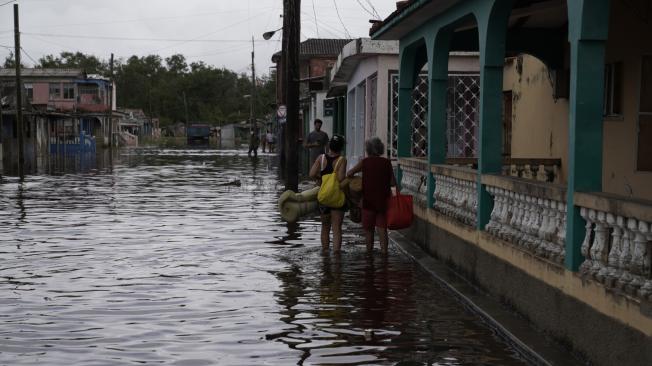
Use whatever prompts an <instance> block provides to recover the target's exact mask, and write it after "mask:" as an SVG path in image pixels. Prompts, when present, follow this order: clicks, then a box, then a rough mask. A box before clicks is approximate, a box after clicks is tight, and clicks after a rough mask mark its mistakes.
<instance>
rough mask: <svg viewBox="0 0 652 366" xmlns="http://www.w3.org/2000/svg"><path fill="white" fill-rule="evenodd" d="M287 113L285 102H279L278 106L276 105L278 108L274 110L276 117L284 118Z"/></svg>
mask: <svg viewBox="0 0 652 366" xmlns="http://www.w3.org/2000/svg"><path fill="white" fill-rule="evenodd" d="M287 114H288V109H287V107H286V106H285V104H281V105H280V106H278V109H277V110H276V117H278V118H285V117H287Z"/></svg>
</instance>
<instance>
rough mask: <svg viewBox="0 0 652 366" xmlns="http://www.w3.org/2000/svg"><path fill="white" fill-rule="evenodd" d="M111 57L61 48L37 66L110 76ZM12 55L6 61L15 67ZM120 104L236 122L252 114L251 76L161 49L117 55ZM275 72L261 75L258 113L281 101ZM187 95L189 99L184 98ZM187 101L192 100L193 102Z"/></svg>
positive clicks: (166, 118) (155, 113)
mask: <svg viewBox="0 0 652 366" xmlns="http://www.w3.org/2000/svg"><path fill="white" fill-rule="evenodd" d="M109 63H110V61H109V60H105V59H100V58H98V57H96V56H94V55H87V54H84V53H81V52H61V53H60V54H59V55H56V56H55V55H46V56H44V57H41V58H40V59H39V60H38V63H37V64H36V65H35V67H36V68H78V69H83V70H84V71H85V72H86V73H87V74H100V75H103V76H107V77H108V76H109V74H110V69H109ZM14 65H15V63H14V58H13V55H9V56H8V57H7V58H6V59H5V62H4V67H14ZM113 67H114V71H113V73H114V74H113V75H114V80H115V83H116V92H117V104H118V107H119V108H139V109H142V110H143V111H144V112H145V113H146V114H147V115H150V116H152V117H158V118H159V119H160V121H161V125H163V126H165V125H169V124H171V123H175V122H186V111H187V119H188V120H189V121H190V122H198V121H201V122H207V123H210V124H220V123H231V122H237V121H242V120H245V119H248V118H249V114H250V99H249V98H247V97H246V96H247V95H251V94H252V82H251V76H250V75H247V74H244V73H236V72H234V71H231V70H228V69H226V68H217V67H214V66H211V65H207V64H206V63H204V62H203V61H198V62H190V63H189V62H188V61H187V60H186V58H185V57H184V56H183V55H181V54H175V55H172V56H170V57H166V58H165V59H163V58H161V56H158V55H149V56H142V57H138V56H131V57H129V58H127V59H123V58H118V59H116V60H114V64H113ZM275 93H276V89H275V80H274V78H273V75H272V76H271V77H270V76H266V75H263V76H262V77H258V78H257V80H256V103H255V106H254V107H255V108H254V111H255V113H254V114H255V116H256V117H257V118H263V117H264V116H265V115H267V114H269V113H270V112H272V109H271V107H270V106H271V105H272V103H274V102H275ZM184 96H185V101H184ZM184 103H187V108H186V105H185V104H184Z"/></svg>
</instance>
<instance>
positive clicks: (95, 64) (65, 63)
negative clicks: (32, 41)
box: [36, 51, 109, 75]
mask: <svg viewBox="0 0 652 366" xmlns="http://www.w3.org/2000/svg"><path fill="white" fill-rule="evenodd" d="M36 67H38V68H70V69H82V70H84V72H86V73H87V74H102V75H103V74H106V73H107V72H108V70H109V64H108V62H105V61H101V60H100V59H99V58H97V57H96V56H93V55H86V54H83V53H81V52H74V53H73V52H65V51H64V52H61V53H60V54H59V56H53V55H46V56H43V57H41V58H40V59H39V63H38V65H37V66H36Z"/></svg>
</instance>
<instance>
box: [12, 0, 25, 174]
mask: <svg viewBox="0 0 652 366" xmlns="http://www.w3.org/2000/svg"><path fill="white" fill-rule="evenodd" d="M14 46H15V48H16V51H15V52H16V53H15V54H14V57H15V60H16V128H17V129H18V131H17V132H18V175H19V176H21V177H22V176H23V175H24V171H23V168H24V166H23V165H24V164H25V156H24V144H25V141H23V133H24V132H25V130H24V128H23V83H22V80H21V77H20V27H19V25H18V4H14Z"/></svg>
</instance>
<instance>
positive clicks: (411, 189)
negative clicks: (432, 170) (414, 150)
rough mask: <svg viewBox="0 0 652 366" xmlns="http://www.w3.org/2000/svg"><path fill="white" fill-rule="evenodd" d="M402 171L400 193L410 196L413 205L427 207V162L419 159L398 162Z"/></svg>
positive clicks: (405, 159)
mask: <svg viewBox="0 0 652 366" xmlns="http://www.w3.org/2000/svg"><path fill="white" fill-rule="evenodd" d="M399 166H400V167H401V171H402V178H401V193H404V194H409V195H412V197H413V200H414V201H413V202H414V204H415V205H419V206H421V207H427V206H428V196H427V192H428V162H427V161H426V160H425V159H419V158H404V159H400V160H399Z"/></svg>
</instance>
